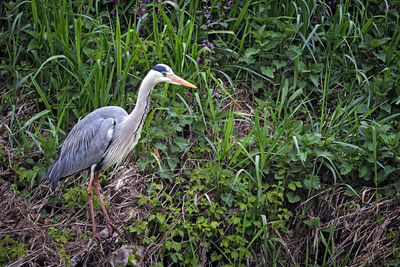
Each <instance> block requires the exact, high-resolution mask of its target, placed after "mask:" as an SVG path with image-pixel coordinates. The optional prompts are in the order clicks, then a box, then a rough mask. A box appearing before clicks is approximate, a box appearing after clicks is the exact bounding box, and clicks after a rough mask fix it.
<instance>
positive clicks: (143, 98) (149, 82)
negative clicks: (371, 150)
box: [129, 71, 156, 116]
mask: <svg viewBox="0 0 400 267" xmlns="http://www.w3.org/2000/svg"><path fill="white" fill-rule="evenodd" d="M155 85H156V83H155V82H154V80H153V78H152V71H150V72H149V73H148V74H147V75H146V77H144V79H143V81H142V84H141V85H140V88H139V94H138V98H137V100H136V105H135V108H134V109H133V110H132V112H131V114H130V115H129V116H134V115H136V113H138V114H140V113H142V112H143V110H145V109H146V107H147V105H148V102H149V101H150V95H151V93H152V92H153V89H154V86H155Z"/></svg>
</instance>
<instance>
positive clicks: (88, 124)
mask: <svg viewBox="0 0 400 267" xmlns="http://www.w3.org/2000/svg"><path fill="white" fill-rule="evenodd" d="M126 115H127V113H126V112H125V111H124V110H123V109H121V108H119V107H106V108H100V109H97V110H95V111H94V112H92V113H90V114H89V115H87V116H86V117H85V118H84V119H83V120H81V121H80V122H79V123H78V124H76V125H75V126H74V128H73V129H72V130H71V132H70V133H69V135H68V137H67V139H66V140H65V142H64V144H63V145H62V147H61V149H60V152H59V156H58V158H57V160H56V161H55V162H54V163H53V164H52V166H51V167H50V169H49V171H48V173H47V178H48V179H49V180H50V181H51V183H52V184H53V186H56V185H57V183H58V181H59V180H60V179H61V178H63V177H67V176H69V175H72V174H74V173H76V172H78V171H81V170H85V169H87V168H89V167H91V166H92V165H94V164H97V163H99V162H100V161H101V160H102V158H103V156H104V154H105V152H106V151H107V148H108V147H109V145H110V142H111V140H112V137H113V132H114V129H115V126H116V124H117V123H119V122H120V121H121V120H122V119H123V118H124V117H125V116H126Z"/></svg>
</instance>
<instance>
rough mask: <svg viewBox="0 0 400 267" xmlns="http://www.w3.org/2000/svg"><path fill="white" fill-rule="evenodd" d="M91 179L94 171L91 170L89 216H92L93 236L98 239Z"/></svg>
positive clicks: (91, 179)
mask: <svg viewBox="0 0 400 267" xmlns="http://www.w3.org/2000/svg"><path fill="white" fill-rule="evenodd" d="M93 179H94V173H93V172H92V171H91V172H90V179H89V186H88V198H89V207H90V217H91V218H92V230H93V238H97V239H98V240H100V235H99V233H97V231H96V221H95V219H94V211H93V190H92V184H93Z"/></svg>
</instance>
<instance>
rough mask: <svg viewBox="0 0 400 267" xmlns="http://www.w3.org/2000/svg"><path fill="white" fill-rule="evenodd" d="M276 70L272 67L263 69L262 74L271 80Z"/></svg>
mask: <svg viewBox="0 0 400 267" xmlns="http://www.w3.org/2000/svg"><path fill="white" fill-rule="evenodd" d="M274 72H275V69H274V68H271V67H264V66H263V67H261V73H262V74H264V75H267V76H268V77H270V78H274V77H275V76H274Z"/></svg>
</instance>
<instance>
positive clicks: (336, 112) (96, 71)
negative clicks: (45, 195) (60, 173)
mask: <svg viewBox="0 0 400 267" xmlns="http://www.w3.org/2000/svg"><path fill="white" fill-rule="evenodd" d="M229 3H230V1H229ZM387 4H389V5H390V7H389V8H388V6H387ZM391 5H395V8H392V7H391ZM143 8H144V9H145V12H142V11H141V10H142V9H143ZM397 8H398V6H397V4H396V3H391V2H390V1H389V2H387V3H386V2H382V3H381V2H379V1H375V2H368V3H364V2H363V1H345V0H343V1H311V0H302V1H232V2H231V5H229V4H228V1H218V0H209V1H161V3H160V4H159V3H158V2H157V1H150V3H147V2H146V1H142V2H141V3H139V2H136V1H115V2H114V1H109V2H104V1H83V0H82V1H71V0H63V1H42V0H31V1H22V0H19V1H14V2H9V3H1V4H0V12H1V21H2V25H4V26H2V27H1V28H0V29H1V31H0V36H1V40H2V41H1V43H0V47H1V48H2V53H1V54H0V58H1V65H0V73H1V77H2V78H1V79H2V89H1V90H2V99H1V107H0V111H1V114H5V115H4V121H3V122H2V123H4V124H3V125H4V127H3V126H0V129H1V133H2V136H6V138H5V140H6V141H5V142H2V143H1V147H0V151H1V152H2V154H1V155H0V157H1V158H0V160H1V161H0V162H2V163H4V169H10V173H12V175H10V176H9V177H4V178H1V179H2V180H1V181H4V182H8V183H10V185H11V188H13V189H14V191H15V192H16V193H17V194H18V195H20V196H22V197H23V198H24V199H25V200H27V201H28V200H29V201H33V200H34V199H35V197H37V196H36V195H35V194H33V193H31V191H32V190H34V189H35V188H40V186H41V184H42V182H43V180H44V178H45V173H46V171H47V168H48V166H49V165H50V164H51V162H52V161H53V160H54V159H55V157H56V155H57V150H58V148H59V147H60V145H61V144H62V142H63V140H64V139H65V137H66V135H67V133H68V132H69V130H70V129H71V128H72V127H73V125H74V124H75V123H76V122H77V121H78V120H79V119H82V118H83V117H84V116H85V115H86V114H88V113H89V112H91V111H92V110H94V109H96V108H99V107H103V106H107V105H117V106H121V107H123V108H125V109H126V110H127V111H128V112H129V111H131V110H132V106H133V104H134V103H135V101H136V97H137V90H138V87H139V85H140V82H141V79H142V78H143V77H144V76H145V75H146V73H147V72H148V71H149V70H150V68H151V67H152V66H154V65H155V64H157V63H165V64H168V65H169V66H170V67H171V68H172V69H173V70H174V71H175V73H177V74H178V75H179V76H181V77H183V78H184V79H186V80H189V81H190V82H192V83H194V84H196V85H197V86H198V89H194V90H191V89H190V90H188V89H187V88H184V87H178V86H174V85H164V86H157V88H156V89H155V91H154V92H153V94H152V106H151V111H150V114H149V116H148V118H147V121H146V123H145V126H144V128H143V133H142V138H141V140H140V141H139V143H138V145H137V146H136V148H135V149H134V151H133V152H132V155H133V156H132V158H133V160H134V162H136V163H137V165H138V166H139V170H140V173H141V174H143V175H144V176H145V175H148V177H152V178H151V179H149V180H146V184H145V187H146V191H144V192H141V194H140V196H139V200H138V201H137V202H138V207H139V208H142V209H146V211H147V212H148V213H146V214H148V215H147V216H145V217H143V218H141V219H140V220H137V223H136V222H135V221H132V220H131V221H128V222H127V223H125V228H126V229H128V230H127V232H126V233H125V234H124V236H123V237H121V240H120V242H121V243H124V244H128V243H129V244H131V245H137V246H142V247H146V246H149V245H150V244H152V243H157V244H158V245H159V246H158V247H159V249H158V250H157V253H158V254H157V255H158V256H154V255H152V256H151V257H152V258H151V259H154V261H155V262H158V263H159V264H166V265H170V264H172V263H177V264H179V265H183V264H186V265H196V266H197V265H201V264H204V263H212V264H214V265H218V266H223V265H227V266H245V265H253V264H256V263H259V264H265V265H272V266H285V265H286V266H287V265H293V264H298V265H302V264H304V265H306V266H309V265H313V266H317V265H318V266H326V265H334V266H343V264H350V263H352V262H353V260H356V259H353V256H354V255H356V253H358V251H359V248H360V246H362V245H360V244H359V243H358V241H357V240H354V243H353V244H352V245H351V247H349V246H348V247H346V248H345V249H343V248H341V246H340V244H337V242H339V240H337V239H335V238H337V235H336V233H337V231H339V230H338V229H340V227H342V226H338V225H336V224H335V222H332V223H333V224H331V225H330V226H329V227H328V226H327V225H324V226H322V225H323V223H322V222H321V223H320V221H319V217H318V215H316V217H318V219H316V218H310V217H309V216H311V215H310V214H313V212H316V211H318V205H319V204H318V203H319V202H318V201H314V199H320V200H321V199H323V197H322V196H321V195H320V194H322V193H321V192H324V190H325V189H327V188H330V187H338V188H339V186H340V185H343V186H345V187H346V188H348V195H349V196H351V197H355V198H356V199H358V197H357V195H358V196H359V192H360V191H361V190H363V188H365V187H370V188H373V190H374V200H375V201H377V202H378V201H381V200H384V199H391V200H395V196H396V195H397V194H398V193H399V191H400V185H399V182H398V181H397V180H398V179H397V177H398V174H399V168H400V165H399V162H400V160H399V159H400V143H399V142H400V134H399V128H400V124H399V121H398V117H399V114H400V110H399V104H400V90H399V88H400V86H399V85H400V84H399V83H400V78H399V77H400V75H399V71H400V64H399V55H400V53H399V43H400V26H399V25H400V24H399V13H398V11H397ZM137 10H139V13H138V12H137ZM10 151H11V152H10ZM7 153H8V154H7ZM10 153H12V156H10ZM9 160H11V161H10V162H9V163H8V164H6V162H8V161H9ZM107 174H110V172H107ZM146 177H147V176H146ZM85 181H86V180H85ZM110 183H111V181H110V180H105V181H103V185H107V184H110ZM61 187H62V191H63V192H64V195H63V203H62V205H61V206H60V201H57V200H54V199H52V200H51V201H50V202H51V203H52V201H55V203H52V204H48V205H45V206H44V207H43V208H42V211H41V215H40V216H43V218H44V217H45V216H48V217H49V218H50V219H51V223H54V224H56V223H57V222H60V220H61V219H60V217H58V215H60V214H61V217H62V215H63V214H64V212H65V214H67V213H68V212H72V213H76V214H79V217H78V218H79V220H85V219H86V218H85V211H82V209H81V206H82V205H78V206H77V205H74V204H76V203H74V201H75V202H76V201H77V200H82V199H86V198H87V195H85V194H86V192H85V190H83V189H82V188H81V185H80V184H76V183H75V182H71V181H70V182H67V183H64V184H62V185H61ZM56 194H61V193H56ZM32 199H33V200H32ZM358 200H359V199H358ZM325 201H327V202H330V201H332V198H328V199H326V200H325ZM349 201H350V200H349ZM68 202H71V205H69V204H68ZM350 202H351V201H350ZM307 203H308V204H307ZM117 204H118V203H114V204H113V205H117ZM332 205H335V203H333V202H332ZM350 206H351V204H349V207H350ZM62 207H65V208H66V209H65V210H64V209H63V208H62ZM349 209H350V208H349ZM54 213H56V214H58V215H57V216H54V215H53V214H54ZM321 216H322V215H321ZM378 217H379V216H378ZM378 217H377V219H376V220H374V221H375V222H376V223H377V224H381V222H380V221H379V218H378ZM331 219H332V218H331ZM327 220H328V219H327ZM304 224H305V225H307V226H308V227H315V229H318V231H314V232H313V231H311V230H310V231H308V232H307V235H305V236H302V238H303V239H301V238H300V237H299V236H300V235H301V234H300V232H301V231H302V230H301V227H300V226H299V225H301V226H304ZM388 227H389V226H388ZM390 227H391V228H392V230H393V231H394V233H397V234H398V232H396V231H398V229H397V230H396V229H395V228H396V226H395V224H394V222H393V223H392V224H390ZM52 229H53V230H54V231H55V230H57V229H56V228H52ZM59 230H60V232H64V231H66V230H65V229H59ZM67 230H68V231H67V233H69V229H67ZM54 231H53V234H54ZM57 231H58V230H57ZM48 234H49V236H50V237H51V235H52V233H50V232H49V233H48ZM313 234H314V235H313ZM292 237H293V238H295V239H296V238H298V239H296V240H295V241H296V242H297V241H298V243H295V241H293V242H291V238H292ZM7 238H12V239H10V240H14V239H15V238H16V237H15V236H12V237H7ZM69 238H70V239H71V240H68V241H66V242H69V241H71V242H72V241H73V239H74V238H75V236H74V235H71V236H70V237H69ZM15 240H17V239H15ZM301 240H303V241H304V242H303V241H302V242H300V241H301ZM13 242H14V241H13ZM15 242H16V243H15V244H16V245H18V247H17V248H15V249H14V250H18V249H19V247H21V245H23V246H25V245H24V244H23V243H21V242H20V240H17V241H15ZM66 242H65V243H66ZM293 243H295V244H297V245H293ZM12 244H14V243H12V242H11V243H9V245H8V246H10V245H12ZM299 244H300V245H301V247H296V248H297V249H298V250H296V253H294V248H293V246H300V245H299ZM58 246H59V247H58V249H59V250H58V251H62V253H59V257H60V258H62V260H63V261H68V257H69V255H68V254H65V253H68V251H67V252H66V250H65V249H64V246H60V244H58ZM398 246H399V244H398V242H397V243H393V251H396V250H398ZM24 248H25V250H26V248H27V247H24ZM337 248H341V249H339V250H338V249H337ZM7 250H13V248H11V247H10V248H9V247H7ZM18 251H19V250H18ZM24 253H25V252H24ZM24 253H22V254H24ZM105 253H108V252H105ZM22 254H21V253H19V252H18V255H17V254H16V255H17V256H18V257H20V256H21V255H22ZM132 255H133V254H132ZM106 256H107V257H108V256H109V254H107V255H106ZM132 257H135V255H133V256H132ZM396 257H398V255H396V253H394V252H392V253H391V254H390V257H389V259H384V258H383V257H376V258H375V259H373V263H376V264H378V263H379V264H382V263H384V264H389V263H390V262H391V261H393V262H395V260H396ZM66 259H67V260H66ZM204 259H206V262H203V261H204ZM10 260H11V259H10ZM12 260H15V257H14V258H12ZM385 260H387V261H386V262H385ZM3 261H4V259H3V258H1V262H3ZM154 261H153V263H154ZM147 263H148V262H147Z"/></svg>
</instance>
